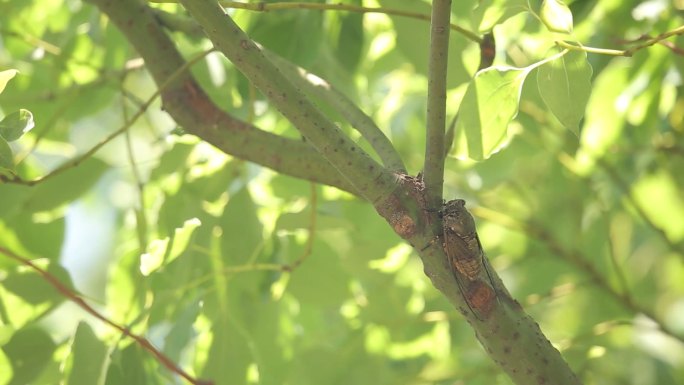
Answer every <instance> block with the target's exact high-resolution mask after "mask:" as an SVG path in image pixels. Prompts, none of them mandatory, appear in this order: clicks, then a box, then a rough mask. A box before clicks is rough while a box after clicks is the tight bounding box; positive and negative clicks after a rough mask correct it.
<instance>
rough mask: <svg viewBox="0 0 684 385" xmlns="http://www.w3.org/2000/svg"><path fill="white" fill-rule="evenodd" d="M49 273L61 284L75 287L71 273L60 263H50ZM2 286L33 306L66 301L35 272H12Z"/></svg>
mask: <svg viewBox="0 0 684 385" xmlns="http://www.w3.org/2000/svg"><path fill="white" fill-rule="evenodd" d="M34 263H35V262H34ZM47 271H48V272H49V273H50V274H51V275H52V276H53V277H55V278H56V279H57V280H59V281H60V282H61V283H63V284H65V285H67V286H68V287H73V285H72V284H71V278H70V277H69V273H68V272H67V271H66V270H65V269H64V267H62V265H60V264H59V263H50V265H49V266H48V267H47ZM2 284H3V286H4V288H5V289H7V290H8V291H10V292H12V293H14V294H16V295H17V296H18V297H20V298H21V299H23V300H24V301H26V302H28V303H30V304H33V305H38V304H42V303H52V304H57V303H60V302H62V301H64V299H65V298H64V295H63V294H61V293H60V292H58V291H57V289H55V287H54V286H52V285H51V284H50V283H49V282H48V281H47V280H46V279H45V278H44V277H43V276H42V275H40V274H38V273H37V272H35V271H33V270H20V271H15V272H11V273H9V274H8V275H7V277H6V278H5V279H4V280H3V282H2Z"/></svg>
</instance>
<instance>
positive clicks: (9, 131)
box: [0, 108, 35, 142]
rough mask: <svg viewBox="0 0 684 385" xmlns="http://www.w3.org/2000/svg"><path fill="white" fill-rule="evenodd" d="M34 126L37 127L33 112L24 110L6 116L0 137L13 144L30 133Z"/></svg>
mask: <svg viewBox="0 0 684 385" xmlns="http://www.w3.org/2000/svg"><path fill="white" fill-rule="evenodd" d="M33 126H35V123H34V121H33V114H32V113H31V111H29V110H25V109H23V108H22V109H20V110H19V111H16V112H13V113H11V114H9V115H7V116H5V117H4V118H3V119H2V121H0V136H2V137H3V138H4V139H5V140H6V141H8V142H12V141H15V140H17V139H19V138H21V136H22V135H24V134H25V133H27V132H29V131H30V130H31V129H32V128H33Z"/></svg>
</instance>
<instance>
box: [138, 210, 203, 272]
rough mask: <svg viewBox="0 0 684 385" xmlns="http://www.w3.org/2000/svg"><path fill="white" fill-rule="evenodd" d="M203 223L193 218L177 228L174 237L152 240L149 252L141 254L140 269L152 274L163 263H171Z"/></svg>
mask: <svg viewBox="0 0 684 385" xmlns="http://www.w3.org/2000/svg"><path fill="white" fill-rule="evenodd" d="M200 225H201V222H200V220H199V219H197V218H192V219H189V220H187V221H185V223H183V227H180V228H177V229H176V230H175V231H174V235H173V236H172V237H170V238H169V237H166V238H164V239H155V240H154V241H152V242H150V246H149V247H148V250H147V253H145V254H143V255H142V256H140V271H141V272H142V273H143V275H146V276H147V275H150V274H151V273H152V272H153V271H155V270H157V269H159V268H160V267H161V266H162V265H164V264H168V263H171V262H172V261H173V260H174V259H176V258H177V257H178V256H179V255H181V253H182V252H183V251H185V249H186V248H187V247H188V244H189V243H190V238H191V237H192V233H193V232H194V231H195V229H196V228H198V227H199V226H200Z"/></svg>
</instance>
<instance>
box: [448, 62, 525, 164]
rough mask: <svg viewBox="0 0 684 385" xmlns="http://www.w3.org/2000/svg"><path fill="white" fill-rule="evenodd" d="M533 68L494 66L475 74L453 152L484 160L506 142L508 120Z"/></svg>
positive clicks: (462, 111)
mask: <svg viewBox="0 0 684 385" xmlns="http://www.w3.org/2000/svg"><path fill="white" fill-rule="evenodd" d="M533 68H534V67H526V68H513V67H491V68H488V69H486V70H483V71H480V72H478V73H477V74H476V75H475V78H474V79H473V80H472V81H471V82H470V85H468V89H467V90H466V93H465V96H464V97H463V101H462V102H461V107H460V109H459V113H458V121H457V122H456V137H455V143H454V144H455V145H454V147H453V150H452V152H451V154H452V155H454V156H456V157H457V158H461V159H466V158H468V159H473V160H483V159H487V158H489V157H490V156H491V155H492V154H493V153H495V152H497V151H498V150H499V149H501V147H502V146H503V145H505V144H506V142H507V141H506V139H507V137H508V136H507V128H508V123H510V121H511V120H512V119H513V118H514V117H515V115H516V114H517V113H518V102H519V100H520V91H521V89H522V85H523V82H524V81H525V78H526V77H527V74H529V72H530V71H531V70H532V69H533Z"/></svg>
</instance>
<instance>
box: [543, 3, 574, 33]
mask: <svg viewBox="0 0 684 385" xmlns="http://www.w3.org/2000/svg"><path fill="white" fill-rule="evenodd" d="M539 15H540V17H541V21H542V22H543V23H544V25H546V28H548V29H549V31H552V32H561V33H571V32H572V12H570V8H568V6H567V5H565V3H564V2H563V1H562V0H544V1H543V2H542V5H541V9H540V11H539Z"/></svg>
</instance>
